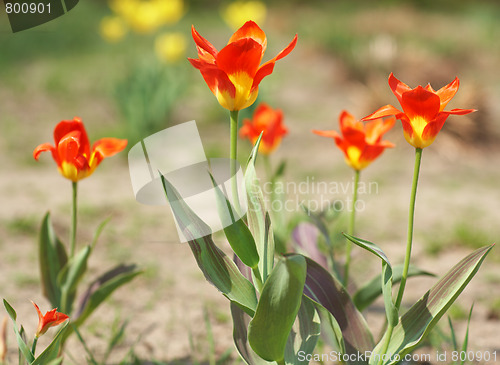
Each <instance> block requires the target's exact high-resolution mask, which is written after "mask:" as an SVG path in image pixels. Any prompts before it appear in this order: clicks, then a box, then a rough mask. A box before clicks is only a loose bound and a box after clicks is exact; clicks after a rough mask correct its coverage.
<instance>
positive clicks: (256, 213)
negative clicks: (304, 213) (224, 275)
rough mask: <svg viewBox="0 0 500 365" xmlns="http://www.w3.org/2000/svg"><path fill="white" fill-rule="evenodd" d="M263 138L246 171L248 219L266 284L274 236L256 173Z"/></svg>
mask: <svg viewBox="0 0 500 365" xmlns="http://www.w3.org/2000/svg"><path fill="white" fill-rule="evenodd" d="M261 137H262V134H261V136H260V137H259V138H258V139H257V141H256V142H255V145H254V147H253V149H252V152H251V154H250V157H249V158H248V163H247V167H246V170H245V188H246V192H247V206H248V211H247V219H248V228H249V229H250V232H251V233H252V236H253V238H254V239H255V245H256V247H257V252H258V253H259V260H260V261H259V272H260V274H261V278H260V279H261V281H262V282H263V283H264V282H265V281H266V279H267V277H268V275H269V273H270V272H271V270H272V269H273V266H274V236H273V230H272V227H271V219H270V218H269V214H268V213H267V212H266V208H265V204H264V194H263V193H262V189H261V187H260V185H259V179H258V178H257V173H256V171H255V160H256V159H257V152H258V150H259V144H260V139H261Z"/></svg>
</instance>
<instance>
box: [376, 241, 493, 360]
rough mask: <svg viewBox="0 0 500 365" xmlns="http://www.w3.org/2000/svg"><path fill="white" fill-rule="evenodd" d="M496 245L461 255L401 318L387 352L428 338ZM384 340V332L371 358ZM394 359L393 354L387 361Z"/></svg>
mask: <svg viewBox="0 0 500 365" xmlns="http://www.w3.org/2000/svg"><path fill="white" fill-rule="evenodd" d="M493 246H494V245H490V246H485V247H482V248H480V249H478V250H476V251H474V252H473V253H471V254H470V255H468V256H467V257H465V258H464V259H462V261H460V262H459V263H458V264H456V265H455V266H454V267H453V268H452V269H451V270H450V271H448V273H447V274H446V275H444V276H443V277H442V278H441V279H440V280H439V281H438V282H437V283H436V284H435V285H434V286H433V287H432V288H431V289H430V290H429V291H428V292H427V293H425V294H424V296H423V297H422V298H420V299H419V300H418V302H417V303H415V305H413V306H412V307H411V308H410V309H409V310H408V312H406V313H405V314H404V315H403V316H402V317H401V318H400V321H399V323H398V325H397V326H396V327H395V328H394V331H393V333H392V337H391V341H390V344H389V348H388V349H387V353H388V354H394V355H400V356H401V357H403V356H404V355H406V354H408V353H410V352H411V351H412V350H413V349H414V348H415V347H416V346H417V345H418V344H419V343H420V342H421V341H422V340H423V339H424V338H425V336H426V335H427V334H428V333H429V332H430V331H431V330H432V329H433V328H434V326H435V325H436V324H437V322H438V321H439V319H440V318H441V317H442V316H443V315H444V314H445V313H446V311H447V310H448V308H449V307H450V306H451V305H452V304H453V302H454V301H455V300H456V299H457V297H458V296H459V295H460V293H462V291H463V290H464V289H465V287H466V286H467V284H468V283H469V282H470V281H471V280H472V278H473V277H474V275H475V274H476V273H477V271H478V270H479V267H480V266H481V264H482V262H483V260H484V259H485V257H486V255H487V254H488V253H489V252H490V250H491V249H492V248H493ZM384 341H385V336H384V338H382V340H380V342H379V344H377V346H376V347H375V349H374V351H373V354H372V357H371V359H374V358H375V357H376V356H373V355H377V354H380V351H381V347H382V346H383V343H384ZM391 360H393V361H391ZM395 362H396V361H394V357H391V358H390V359H388V361H387V362H385V363H384V364H393V363H395Z"/></svg>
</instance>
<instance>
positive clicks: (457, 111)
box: [443, 109, 477, 115]
mask: <svg viewBox="0 0 500 365" xmlns="http://www.w3.org/2000/svg"><path fill="white" fill-rule="evenodd" d="M474 112H477V110H476V109H451V110H450V111H447V112H443V113H448V114H454V115H465V114H469V113H474Z"/></svg>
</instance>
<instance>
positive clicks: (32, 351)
mask: <svg viewBox="0 0 500 365" xmlns="http://www.w3.org/2000/svg"><path fill="white" fill-rule="evenodd" d="M37 342H38V336H35V338H34V339H33V345H32V346H31V353H32V354H33V356H35V351H36V343H37Z"/></svg>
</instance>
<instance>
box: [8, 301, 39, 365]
mask: <svg viewBox="0 0 500 365" xmlns="http://www.w3.org/2000/svg"><path fill="white" fill-rule="evenodd" d="M3 305H4V307H5V310H6V311H7V313H8V315H9V317H10V319H12V322H13V324H14V332H15V334H16V340H17V345H18V347H19V351H20V352H21V353H22V354H23V356H24V357H25V358H26V360H27V361H28V362H29V363H31V362H32V361H33V360H34V359H35V357H34V356H33V353H32V352H31V350H30V349H29V347H28V345H27V344H26V342H24V339H23V337H22V336H21V333H20V332H19V329H18V328H17V323H16V319H17V313H16V311H15V310H14V308H12V306H11V305H10V304H9V302H7V301H6V300H5V299H4V300H3ZM21 330H22V327H21Z"/></svg>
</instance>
